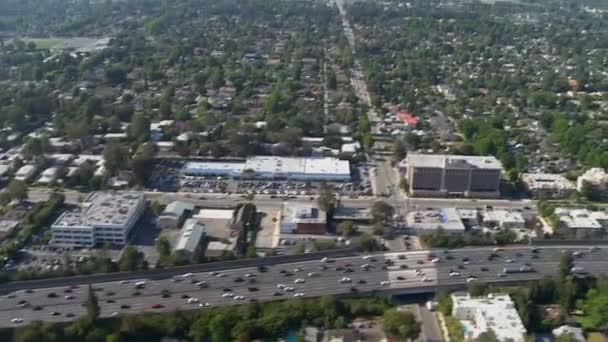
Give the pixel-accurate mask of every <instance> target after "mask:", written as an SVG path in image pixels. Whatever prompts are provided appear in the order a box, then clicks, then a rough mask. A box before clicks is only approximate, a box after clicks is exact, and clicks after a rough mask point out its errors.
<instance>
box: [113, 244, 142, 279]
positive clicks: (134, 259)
mask: <svg viewBox="0 0 608 342" xmlns="http://www.w3.org/2000/svg"><path fill="white" fill-rule="evenodd" d="M118 268H119V269H120V270H121V271H123V272H126V271H137V270H142V269H147V268H148V265H147V262H146V259H145V256H144V253H142V252H140V251H138V250H137V248H135V247H134V246H131V245H128V246H127V247H125V249H124V250H123V251H122V255H121V256H120V260H119V261H118Z"/></svg>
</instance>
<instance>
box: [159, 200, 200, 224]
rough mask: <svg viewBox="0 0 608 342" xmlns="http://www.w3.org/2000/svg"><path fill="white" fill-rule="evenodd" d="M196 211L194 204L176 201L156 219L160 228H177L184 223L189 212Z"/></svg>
mask: <svg viewBox="0 0 608 342" xmlns="http://www.w3.org/2000/svg"><path fill="white" fill-rule="evenodd" d="M193 211H194V204H192V203H187V202H181V201H174V202H171V203H169V204H168V205H167V206H166V207H165V210H163V212H162V213H161V214H160V216H158V218H157V219H156V226H157V227H159V228H163V229H165V228H177V227H179V225H180V224H181V223H182V222H183V221H184V219H185V215H186V213H187V212H193Z"/></svg>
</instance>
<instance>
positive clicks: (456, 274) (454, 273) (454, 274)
mask: <svg viewBox="0 0 608 342" xmlns="http://www.w3.org/2000/svg"><path fill="white" fill-rule="evenodd" d="M459 275H460V273H458V272H450V274H449V276H450V277H458V276H459Z"/></svg>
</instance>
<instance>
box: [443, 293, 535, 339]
mask: <svg viewBox="0 0 608 342" xmlns="http://www.w3.org/2000/svg"><path fill="white" fill-rule="evenodd" d="M452 300H453V303H454V305H453V309H452V314H453V315H454V316H455V317H456V318H457V319H459V320H461V321H473V322H474V324H467V326H468V327H470V328H471V330H472V331H469V333H471V334H472V335H473V336H471V337H473V338H476V337H477V336H479V334H481V333H483V332H486V331H487V330H489V329H491V330H493V331H494V333H495V334H496V337H497V339H498V340H499V341H506V340H513V341H515V342H519V341H522V342H523V340H524V334H525V333H526V328H525V327H524V325H523V323H522V321H521V318H520V317H519V314H518V313H517V310H516V309H515V305H514V304H513V301H512V300H511V297H509V295H507V294H490V295H488V296H487V297H486V296H483V297H471V296H470V295H468V294H464V295H459V294H452Z"/></svg>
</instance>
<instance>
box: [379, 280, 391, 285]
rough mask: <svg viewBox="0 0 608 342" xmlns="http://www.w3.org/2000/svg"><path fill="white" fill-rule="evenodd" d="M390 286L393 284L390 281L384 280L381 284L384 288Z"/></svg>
mask: <svg viewBox="0 0 608 342" xmlns="http://www.w3.org/2000/svg"><path fill="white" fill-rule="evenodd" d="M390 284H391V282H390V281H388V280H383V281H381V282H380V285H382V286H387V285H390Z"/></svg>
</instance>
